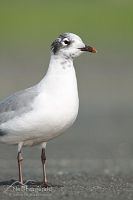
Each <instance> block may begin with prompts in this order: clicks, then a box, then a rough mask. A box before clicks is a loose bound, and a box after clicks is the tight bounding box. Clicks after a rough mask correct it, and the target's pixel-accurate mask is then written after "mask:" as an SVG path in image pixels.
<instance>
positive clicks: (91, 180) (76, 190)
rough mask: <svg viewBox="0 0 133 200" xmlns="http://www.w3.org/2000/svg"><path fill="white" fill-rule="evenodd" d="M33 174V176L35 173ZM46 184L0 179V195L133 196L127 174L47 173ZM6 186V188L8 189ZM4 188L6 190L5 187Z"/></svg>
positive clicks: (111, 199)
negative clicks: (41, 185) (16, 182)
mask: <svg viewBox="0 0 133 200" xmlns="http://www.w3.org/2000/svg"><path fill="white" fill-rule="evenodd" d="M34 178H36V177H34ZM49 180H50V183H51V184H52V186H51V187H49V188H41V187H33V186H31V187H28V188H27V187H26V186H25V187H23V188H22V189H20V187H19V186H17V185H16V186H15V185H13V187H10V188H7V187H8V186H7V185H11V184H12V183H13V182H14V180H9V181H1V182H0V196H1V199H5V200H6V199H11V198H13V199H18V198H19V199H25V198H27V197H28V199H44V198H45V199H48V200H53V199H63V200H65V199H70V200H73V199H77V200H78V199H79V200H81V199H90V200H106V199H107V200H115V199H116V200H125V199H126V200H127V199H128V200H130V199H131V200H132V199H133V177H130V176H127V175H121V174H119V175H115V176H111V175H98V174H97V175H91V174H90V173H88V172H68V173H61V172H59V173H58V174H56V175H55V174H49ZM7 189H8V190H7ZM6 190H7V191H6Z"/></svg>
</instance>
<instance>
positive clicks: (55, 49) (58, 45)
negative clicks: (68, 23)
mask: <svg viewBox="0 0 133 200" xmlns="http://www.w3.org/2000/svg"><path fill="white" fill-rule="evenodd" d="M67 37H68V34H67V33H64V34H61V35H59V37H58V38H57V39H56V40H55V41H53V42H52V44H51V50H52V52H53V53H54V54H56V53H57V52H58V51H59V49H60V48H61V47H62V44H61V41H62V40H63V39H64V38H67Z"/></svg>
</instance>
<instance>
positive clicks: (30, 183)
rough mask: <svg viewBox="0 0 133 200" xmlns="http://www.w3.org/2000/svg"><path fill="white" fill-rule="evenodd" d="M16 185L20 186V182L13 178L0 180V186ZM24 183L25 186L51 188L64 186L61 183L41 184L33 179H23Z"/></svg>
mask: <svg viewBox="0 0 133 200" xmlns="http://www.w3.org/2000/svg"><path fill="white" fill-rule="evenodd" d="M11 185H12V186H17V187H20V186H22V184H21V183H20V182H19V181H17V180H14V179H10V180H6V181H0V186H11ZM24 185H26V186H27V187H45V188H48V187H53V188H62V187H64V186H63V185H59V184H51V183H48V184H47V185H43V184H42V182H40V181H34V180H26V181H24Z"/></svg>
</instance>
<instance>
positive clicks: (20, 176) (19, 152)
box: [17, 143, 23, 185]
mask: <svg viewBox="0 0 133 200" xmlns="http://www.w3.org/2000/svg"><path fill="white" fill-rule="evenodd" d="M22 145H23V143H19V145H18V155H17V160H18V172H19V182H20V183H21V184H22V185H23V175H22V161H23V157H22V153H21V148H22Z"/></svg>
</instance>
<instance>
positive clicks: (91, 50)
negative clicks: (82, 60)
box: [79, 45, 97, 53]
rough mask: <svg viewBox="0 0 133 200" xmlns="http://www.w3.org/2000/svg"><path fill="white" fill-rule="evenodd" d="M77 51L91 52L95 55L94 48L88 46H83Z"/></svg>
mask: <svg viewBox="0 0 133 200" xmlns="http://www.w3.org/2000/svg"><path fill="white" fill-rule="evenodd" d="M79 49H80V50H81V51H88V52H91V53H97V50H96V48H94V47H90V46H87V45H85V47H83V48H79Z"/></svg>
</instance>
